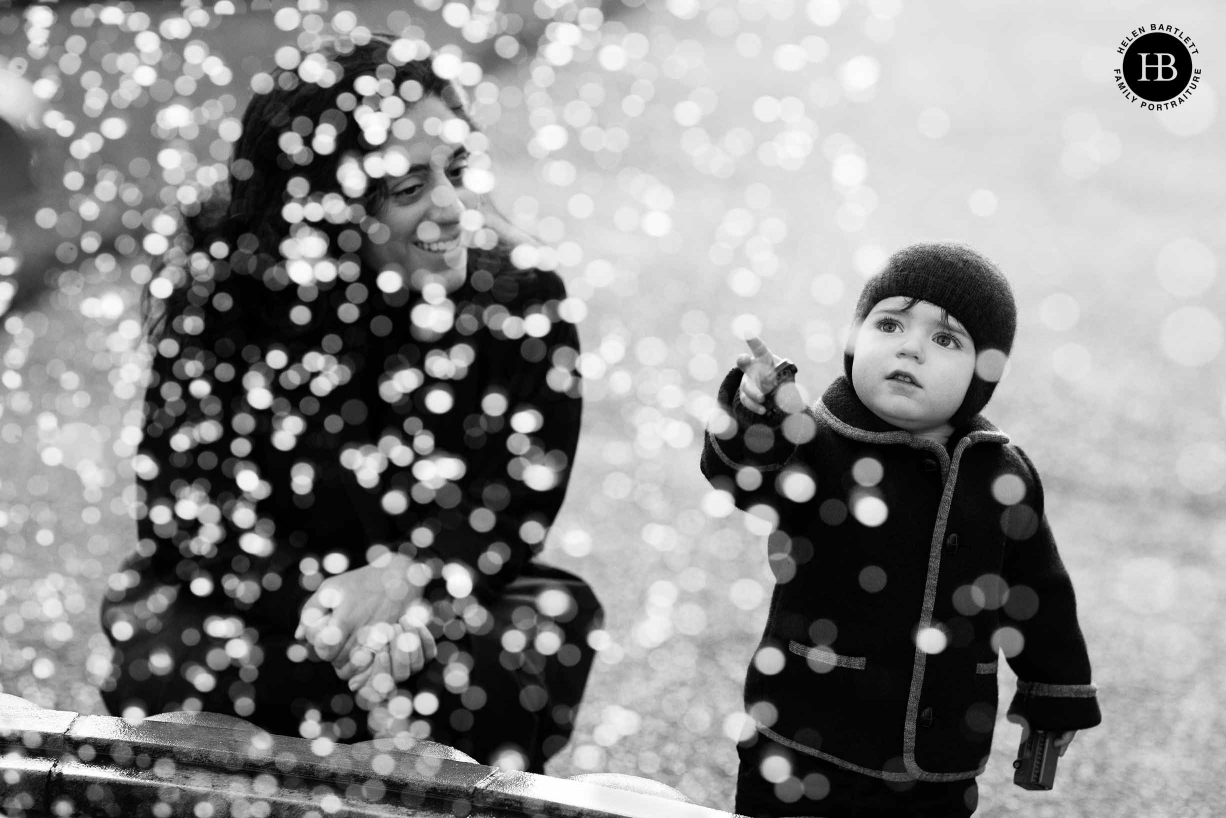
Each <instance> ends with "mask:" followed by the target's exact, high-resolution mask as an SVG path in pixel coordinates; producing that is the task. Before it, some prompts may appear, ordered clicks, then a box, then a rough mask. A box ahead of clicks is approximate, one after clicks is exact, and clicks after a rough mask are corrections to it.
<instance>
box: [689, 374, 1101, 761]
mask: <svg viewBox="0 0 1226 818" xmlns="http://www.w3.org/2000/svg"><path fill="white" fill-rule="evenodd" d="M740 378H741V372H740V371H739V370H733V371H732V372H731V373H730V374H729V375H728V377H726V378H725V379H724V382H723V385H722V387H721V389H720V401H721V403H722V404H723V405H724V406H725V408H728V409H729V411H732V412H733V414H734V417H736V418H737V419H738V421H739V423H738V426H739V428H738V430H737V432H736V433H735V434H734V435H732V436H731V437H729V438H727V439H721V438H717V437H715V436H714V435H712V434H711V433H710V432H708V433H707V435H706V441H705V445H704V448H703V454H702V470H703V473H704V474H705V475H706V476H707V477H708V479H710V481H711V482H712V484H713V485H715V486H716V487H718V488H723V489H726V490H728V491H730V492H732V494H733V496H734V498H735V500H736V503H737V505H738V506H739V507H740V508H742V509H745V510H750V509H752V508H753V507H754V506H766V507H768V508H770V509H774V512H773V513H776V514H777V515H778V528H777V530H776V531H775V532H774V533H773V534H771V536H770V538H769V547H770V559H771V565H772V568H773V569H774V572H775V576H776V578H777V580H778V583H777V585H776V587H775V591H774V595H773V597H772V599H771V608H770V615H769V620H768V622H767V625H766V631H765V634H764V635H763V637H762V643H761V646H760V647H759V650H758V652H757V654H755V661H754V662H753V663H751V666H750V669H749V674H748V677H747V679H746V685H745V704H746V707H747V708H748V710H749V712H750V713H751V714H752V715H754V717H755V720H756V721H757V724H758V729H759V730H760V731H761V732H762V733H764V734H765V735H767V736H768V737H770V738H771V739H773V740H775V741H777V742H780V743H782V744H784V745H787V746H789V747H792V748H793V749H795V750H797V751H800V752H803V753H807V754H809V755H813V756H816V757H818V758H822V759H826V760H827V761H830V762H833V763H835V764H838V765H840V766H842V767H845V768H848V769H851V770H855V771H857V772H860V773H863V774H866V775H870V776H875V777H878V778H885V779H898V780H903V779H910V778H918V779H919V780H922V781H952V780H958V779H965V778H972V777H974V776H976V775H978V774H979V773H980V772H982V771H983V769H984V767H985V765H986V762H987V757H988V751H989V749H990V746H991V739H992V730H993V727H994V725H995V718H996V709H997V683H996V670H997V655H998V652H997V648H998V647H999V648H1000V649H1001V650H1002V651H1003V653H1004V655H1005V656H1006V658H1007V660H1008V662H1009V664H1010V666H1011V667H1012V669H1013V670H1014V671H1015V672H1016V673H1017V675H1018V678H1019V683H1018V694H1017V696H1016V697H1015V699H1014V700H1013V703H1012V705H1011V707H1010V712H1011V713H1016V714H1017V715H1019V716H1022V717H1024V718H1025V719H1027V721H1028V722H1029V723H1030V724H1031V726H1033V727H1035V728H1037V729H1050V730H1075V729H1082V728H1087V727H1092V726H1094V725H1096V724H1098V723H1099V721H1100V718H1101V717H1100V715H1099V710H1098V704H1097V700H1096V698H1095V687H1094V685H1093V684H1091V683H1090V663H1089V658H1088V656H1087V654H1086V647H1085V642H1084V640H1083V639H1082V635H1081V630H1080V628H1079V626H1078V623H1077V616H1076V607H1075V602H1074V596H1073V587H1072V584H1071V582H1070V580H1069V577H1068V574H1067V572H1066V571H1065V569H1064V566H1063V565H1062V564H1061V561H1060V556H1059V554H1058V553H1057V551H1056V545H1055V542H1054V540H1053V538H1052V535H1051V531H1050V529H1049V528H1048V525H1047V521H1046V518H1045V516H1044V511H1043V489H1042V485H1041V484H1040V482H1039V477H1038V474H1037V473H1036V471H1035V469H1034V466H1033V465H1032V464H1031V463H1030V461H1029V459H1028V458H1027V457H1026V455H1025V454H1024V453H1023V452H1022V450H1021V449H1019V448H1018V447H1016V446H1013V445H1010V444H1009V438H1008V436H1007V435H1005V434H1004V433H1002V432H1000V431H999V430H997V429H996V428H995V427H993V426H992V425H991V424H990V423H988V422H987V421H986V420H984V418H983V417H982V416H976V417H975V418H973V419H972V420H971V421H970V422H969V423H968V424H966V425H965V426H964V427H962V428H960V429H958V430H957V431H955V433H954V435H953V437H952V438H951V440H950V449H949V451H952V456H951V455H950V454H949V453H948V452H947V450H946V449H945V447H943V446H941V445H940V444H938V443H935V442H933V441H929V440H925V439H923V438H917V437H915V436H913V435H911V434H910V433H908V432H905V431H901V430H898V429H896V428H894V427H892V426H890V425H889V424H886V423H885V422H884V421H882V420H881V419H880V418H878V417H877V416H875V415H874V414H872V412H871V411H869V409H868V408H867V407H866V406H864V404H863V403H862V402H861V401H860V400H859V399H858V398H857V397H856V395H855V392H854V390H853V388H852V386H851V384H850V383H849V382H848V381H847V379H846V378H845V377H840V378H839V379H838V380H837V381H835V382H834V384H832V385H831V387H830V388H829V389H828V390H827V392H826V393H825V395H824V396H823V397H822V399H821V401H819V402H818V403H816V404H815V405H814V406H813V407H811V408H810V409H807V410H806V411H805V412H803V413H798V414H796V415H793V416H791V417H790V418H788V419H786V420H784V421H783V423H782V424H781V425H777V426H771V425H767V424H765V423H763V422H761V421H762V419H761V418H758V417H756V416H754V415H752V414H751V413H749V412H748V411H747V410H745V409H744V408H743V407H740V406H739V404H737V403H736V402H735V396H736V390H737V385H738V383H739V381H740ZM733 406H736V409H735V410H733V409H731V407H733ZM747 469H748V471H746V470H747ZM755 470H756V471H755ZM738 474H739V479H738ZM759 477H760V480H759ZM766 513H767V515H768V516H769V515H770V514H771V513H772V512H771V511H767V512H766ZM1006 589H1007V590H1006ZM772 648H773V649H774V650H773V651H772V650H771V649H772Z"/></svg>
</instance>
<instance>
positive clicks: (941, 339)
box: [933, 332, 962, 349]
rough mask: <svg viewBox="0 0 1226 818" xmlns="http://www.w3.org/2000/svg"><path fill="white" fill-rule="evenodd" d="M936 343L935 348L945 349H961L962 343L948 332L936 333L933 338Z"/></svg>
mask: <svg viewBox="0 0 1226 818" xmlns="http://www.w3.org/2000/svg"><path fill="white" fill-rule="evenodd" d="M933 340H934V341H936V342H937V346H942V347H945V348H946V349H962V342H961V341H959V340H958V339H957V338H955V337H954V336H952V335H950V334H949V333H948V332H942V333H938V334H937V335H936V336H934V338H933Z"/></svg>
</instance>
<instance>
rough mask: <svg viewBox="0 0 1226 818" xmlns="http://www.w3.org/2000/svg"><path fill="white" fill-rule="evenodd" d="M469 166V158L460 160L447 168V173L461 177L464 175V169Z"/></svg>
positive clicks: (453, 176)
mask: <svg viewBox="0 0 1226 818" xmlns="http://www.w3.org/2000/svg"><path fill="white" fill-rule="evenodd" d="M467 167H468V160H467V159H465V160H463V161H460V162H456V163H455V164H454V165H452V166H451V167H449V168H447V175H448V176H450V177H452V178H453V179H455V178H459V177H460V176H463V175H464V170H465V169H466V168H467Z"/></svg>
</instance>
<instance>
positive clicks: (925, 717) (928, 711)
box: [919, 707, 936, 727]
mask: <svg viewBox="0 0 1226 818" xmlns="http://www.w3.org/2000/svg"><path fill="white" fill-rule="evenodd" d="M934 721H936V719H935V717H934V716H933V715H932V708H931V707H925V708H924V709H923V711H922V712H920V715H919V726H920V727H931V726H932V723H933V722H934Z"/></svg>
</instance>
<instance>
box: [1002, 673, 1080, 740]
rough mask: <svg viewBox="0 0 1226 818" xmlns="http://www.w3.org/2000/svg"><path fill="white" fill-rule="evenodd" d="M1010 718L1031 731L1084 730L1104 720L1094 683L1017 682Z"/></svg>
mask: <svg viewBox="0 0 1226 818" xmlns="http://www.w3.org/2000/svg"><path fill="white" fill-rule="evenodd" d="M1009 715H1010V716H1016V717H1020V718H1022V719H1025V720H1026V723H1027V724H1029V725H1030V727H1031V728H1032V729H1034V730H1052V731H1055V730H1061V731H1063V730H1085V729H1087V728H1090V727H1095V726H1097V725H1098V724H1100V723H1101V722H1102V720H1103V717H1102V713H1101V712H1100V711H1099V709H1098V687H1097V686H1096V685H1093V684H1069V685H1065V684H1049V683H1046V682H1028V681H1026V680H1024V679H1018V682H1017V694H1016V695H1014V697H1013V702H1012V704H1010V705H1009Z"/></svg>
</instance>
